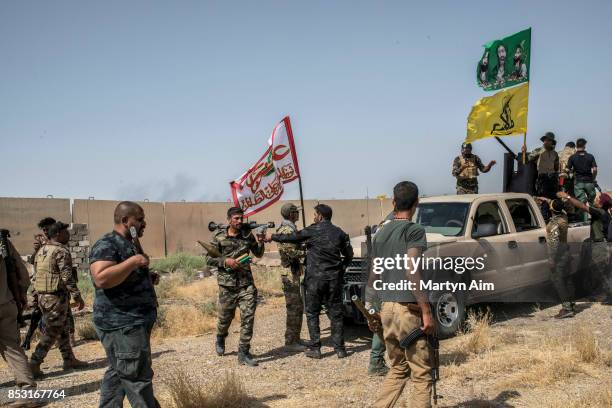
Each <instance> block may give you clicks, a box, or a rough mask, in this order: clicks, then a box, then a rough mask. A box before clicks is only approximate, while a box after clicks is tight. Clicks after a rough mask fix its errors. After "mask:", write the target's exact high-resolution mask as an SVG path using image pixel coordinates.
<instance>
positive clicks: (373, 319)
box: [351, 295, 385, 341]
mask: <svg viewBox="0 0 612 408" xmlns="http://www.w3.org/2000/svg"><path fill="white" fill-rule="evenodd" d="M351 300H352V301H353V303H354V304H355V306H356V307H357V309H358V310H359V311H360V312H361V314H362V315H363V317H365V318H366V320H367V321H368V327H372V328H374V330H373V331H374V333H376V334H377V335H378V338H380V340H382V341H384V340H385V338H384V336H383V329H382V322H381V320H380V314H378V313H377V312H376V310H374V309H370V310H367V309H366V308H365V305H364V304H363V302H362V301H361V299H359V296H357V295H353V297H351Z"/></svg>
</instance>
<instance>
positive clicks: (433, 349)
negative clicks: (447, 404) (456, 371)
mask: <svg viewBox="0 0 612 408" xmlns="http://www.w3.org/2000/svg"><path fill="white" fill-rule="evenodd" d="M409 309H411V310H413V311H417V309H418V312H419V313H420V312H421V308H420V307H418V306H417V305H409ZM421 337H426V338H427V346H428V348H429V357H430V359H431V380H432V391H433V402H434V407H435V406H437V405H438V398H442V396H438V392H437V390H436V384H437V382H438V381H439V380H440V339H439V338H438V336H437V334H432V335H428V334H426V333H425V332H424V331H423V330H421V328H420V327H417V328H416V329H414V330H413V331H411V332H410V333H408V334H407V335H406V336H405V337H404V338H403V339H401V340H400V343H399V345H400V347H401V348H403V349H407V348H408V347H410V346H411V345H412V344H413V343H414V342H416V341H417V340H418V339H420V338H421Z"/></svg>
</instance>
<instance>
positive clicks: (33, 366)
mask: <svg viewBox="0 0 612 408" xmlns="http://www.w3.org/2000/svg"><path fill="white" fill-rule="evenodd" d="M40 364H41V362H40V361H36V360H30V371H31V372H32V376H33V377H34V378H37V379H38V378H42V377H43V372H42V370H41V369H40Z"/></svg>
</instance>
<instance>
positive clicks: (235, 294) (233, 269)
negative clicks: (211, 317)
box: [205, 207, 264, 366]
mask: <svg viewBox="0 0 612 408" xmlns="http://www.w3.org/2000/svg"><path fill="white" fill-rule="evenodd" d="M243 217H244V212H243V211H242V209H241V208H239V207H231V208H230V209H229V210H227V225H225V226H221V227H220V228H218V229H217V230H216V231H215V233H214V235H213V239H212V242H211V245H212V246H213V247H215V248H216V249H217V250H218V252H219V253H220V255H221V256H218V257H213V256H211V254H210V253H209V254H208V255H207V256H206V258H205V261H206V265H208V266H209V267H216V268H218V272H217V281H218V283H219V320H218V321H217V342H216V344H215V351H216V352H217V354H218V355H219V356H222V355H223V354H224V353H225V338H226V337H227V334H228V330H229V327H230V325H231V324H232V320H233V319H234V315H235V312H236V308H237V307H239V308H240V345H239V346H238V362H239V363H240V364H246V365H249V366H257V365H258V363H257V361H256V360H255V359H254V358H253V356H252V355H251V353H250V348H251V338H252V337H253V324H254V322H255V309H256V308H257V288H256V287H255V282H254V281H253V273H252V272H251V266H250V265H249V263H248V262H240V260H239V258H242V257H244V255H245V254H246V255H247V256H248V254H249V253H250V252H252V253H253V255H255V256H256V257H258V258H260V257H261V256H262V255H263V254H264V244H263V242H258V241H257V240H256V239H255V236H254V235H253V233H252V232H251V230H250V229H249V228H244V225H243Z"/></svg>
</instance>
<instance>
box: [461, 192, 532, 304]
mask: <svg viewBox="0 0 612 408" xmlns="http://www.w3.org/2000/svg"><path fill="white" fill-rule="evenodd" d="M485 224H494V225H495V234H494V235H488V236H485V237H481V236H478V231H479V228H480V230H481V231H482V230H484V227H483V226H484V225H485ZM508 233H509V228H508V223H507V222H506V219H505V217H504V216H503V213H502V211H501V209H500V205H499V203H498V202H497V201H496V200H493V201H485V202H481V203H478V207H477V208H476V211H475V213H474V216H473V218H472V237H475V239H476V240H477V242H478V243H479V244H480V247H481V249H482V251H483V252H484V253H486V256H487V260H486V262H485V269H484V270H482V271H479V272H472V279H473V280H479V279H482V280H483V281H484V282H491V283H494V284H495V296H496V299H492V300H498V301H501V300H502V299H500V298H498V296H497V295H500V294H502V293H503V292H506V291H509V290H512V289H514V288H515V287H516V284H517V281H516V275H517V273H518V269H520V267H521V256H520V253H519V251H518V245H516V242H514V243H513V242H512V241H509V240H508V236H509V235H508ZM471 295H472V296H474V297H478V295H479V294H478V293H472V294H471Z"/></svg>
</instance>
